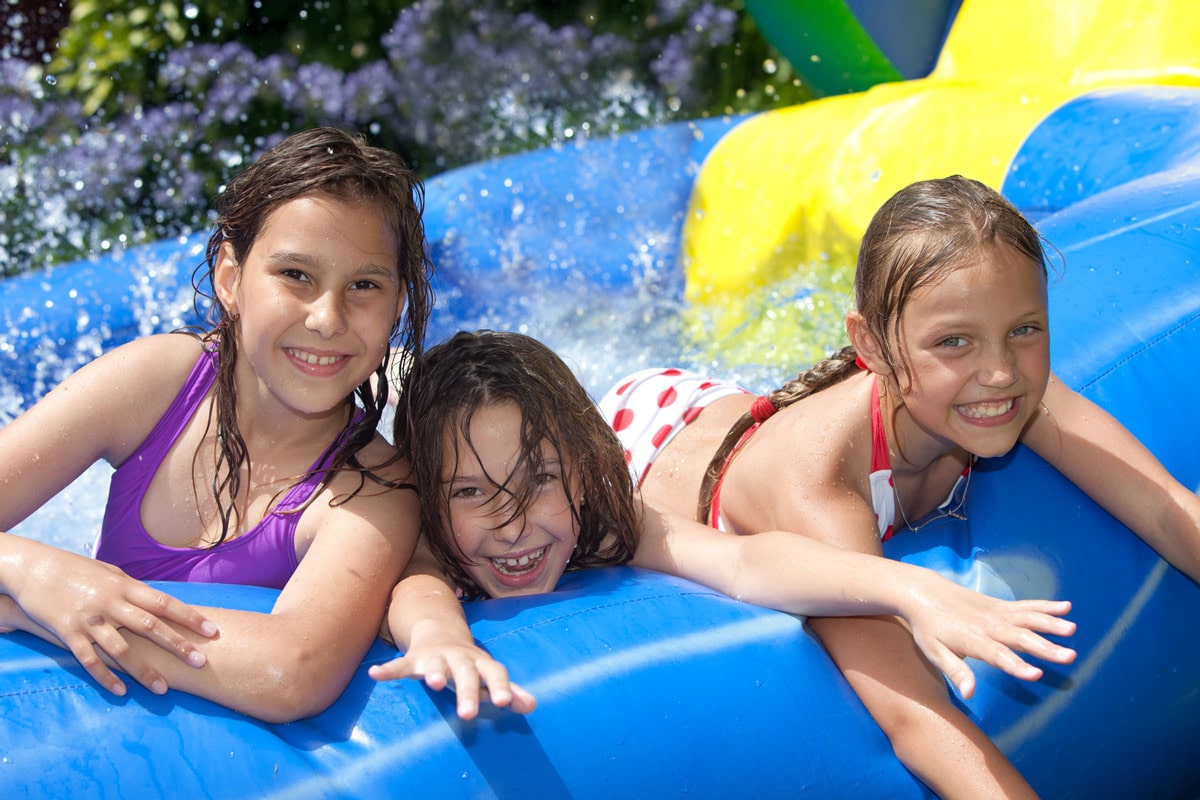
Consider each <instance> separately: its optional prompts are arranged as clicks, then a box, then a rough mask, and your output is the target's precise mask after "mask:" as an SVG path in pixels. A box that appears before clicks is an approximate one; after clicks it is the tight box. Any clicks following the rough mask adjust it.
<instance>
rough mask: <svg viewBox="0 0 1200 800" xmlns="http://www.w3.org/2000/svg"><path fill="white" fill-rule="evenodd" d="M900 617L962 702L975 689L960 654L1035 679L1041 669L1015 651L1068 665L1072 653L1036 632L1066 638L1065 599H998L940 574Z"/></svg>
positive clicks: (1071, 627) (972, 675)
mask: <svg viewBox="0 0 1200 800" xmlns="http://www.w3.org/2000/svg"><path fill="white" fill-rule="evenodd" d="M931 577H934V578H936V581H934V583H933V584H932V585H931V586H930V587H928V588H927V591H925V592H923V593H919V594H921V600H920V601H919V602H918V603H916V604H915V607H914V610H913V612H912V613H910V614H906V615H905V621H906V622H907V623H908V625H909V628H910V629H911V630H912V634H913V639H914V640H915V641H916V643H917V646H918V647H920V648H921V652H922V653H924V654H925V657H926V658H928V659H929V661H930V663H932V664H933V665H934V666H935V667H937V668H938V669H940V670H941V671H942V672H943V673H944V674H945V675H946V677H947V678H948V679H949V680H950V682H951V683H952V684H954V686H955V687H956V688H957V689H958V693H959V695H960V696H961V697H962V698H963V699H964V700H965V699H967V698H970V697H971V695H973V694H974V693H975V673H974V672H972V671H971V668H970V667H969V666H967V664H966V662H965V661H964V660H963V659H964V658H977V659H979V660H980V661H985V662H987V663H988V664H991V665H992V666H993V667H996V668H997V669H1001V670H1004V671H1005V672H1007V673H1008V674H1009V675H1012V676H1013V677H1014V678H1020V679H1021V680H1027V681H1036V680H1038V679H1040V678H1041V677H1042V670H1041V669H1039V668H1038V667H1035V666H1034V665H1032V664H1030V663H1028V662H1027V661H1025V660H1024V659H1023V658H1021V657H1020V656H1019V655H1017V653H1016V652H1015V651H1016V650H1020V651H1022V652H1025V653H1028V654H1030V655H1032V656H1035V657H1037V658H1040V659H1042V660H1044V661H1050V662H1052V663H1055V664H1070V663H1071V662H1072V661H1074V660H1075V651H1074V650H1072V649H1071V648H1069V647H1063V646H1062V645H1058V644H1055V643H1054V642H1051V641H1049V640H1048V639H1045V638H1044V637H1042V636H1041V635H1039V634H1040V633H1047V634H1051V635H1053V636H1070V635H1071V634H1073V633H1075V623H1074V622H1071V621H1070V620H1067V619H1063V618H1062V617H1063V615H1064V614H1066V613H1068V612H1069V611H1070V610H1071V604H1070V603H1069V602H1068V601H1066V600H1000V599H997V598H994V597H989V596H987V595H985V594H981V593H979V592H976V591H973V590H971V589H967V588H965V587H963V586H959V585H958V584H956V583H954V582H952V581H949V580H947V579H945V578H942V577H941V576H931Z"/></svg>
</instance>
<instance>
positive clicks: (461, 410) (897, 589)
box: [371, 332, 1074, 716]
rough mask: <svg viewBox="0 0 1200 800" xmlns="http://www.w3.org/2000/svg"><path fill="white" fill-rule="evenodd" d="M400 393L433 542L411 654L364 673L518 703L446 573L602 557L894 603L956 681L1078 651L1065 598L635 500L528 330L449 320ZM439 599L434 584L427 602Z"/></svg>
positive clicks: (964, 686)
mask: <svg viewBox="0 0 1200 800" xmlns="http://www.w3.org/2000/svg"><path fill="white" fill-rule="evenodd" d="M403 394H404V397H405V398H406V400H407V401H408V403H409V404H410V409H409V415H408V416H407V417H397V430H396V436H397V441H405V442H408V443H409V446H410V447H411V449H412V454H413V455H412V458H413V476H414V481H415V483H416V484H417V485H418V487H419V492H420V494H421V496H422V497H423V498H426V502H424V503H423V504H422V514H423V530H424V531H425V532H426V536H425V539H424V540H423V541H427V542H428V544H429V547H430V548H431V551H432V552H426V551H425V550H424V548H423V547H422V548H421V549H419V550H418V555H417V556H415V557H414V560H413V563H412V565H411V566H410V569H409V572H408V573H407V577H406V578H405V579H404V580H402V581H401V583H400V584H399V585H398V587H397V589H396V591H395V592H394V594H393V600H392V605H391V611H390V614H389V624H390V627H391V632H392V634H393V636H394V637H395V639H396V641H397V642H398V643H400V644H401V645H402V646H404V645H407V647H404V649H405V650H406V652H405V656H404V657H403V658H400V659H396V660H394V661H392V662H391V663H389V664H386V665H378V666H375V667H372V669H371V675H372V676H373V677H375V678H377V679H390V678H404V677H421V678H424V679H425V681H426V683H427V684H429V685H430V686H431V687H432V688H434V689H440V688H443V687H444V686H445V685H446V684H447V683H448V682H449V681H450V680H451V679H453V681H454V683H455V685H456V690H457V694H458V702H459V710H460V714H461V713H462V711H463V707H464V706H463V704H464V702H466V703H468V704H469V705H470V706H471V711H470V712H469V713H468V714H467V716H470V715H472V714H473V711H474V708H475V706H476V704H477V701H478V697H479V689H480V683H481V676H482V682H483V683H485V684H486V685H487V686H488V689H489V691H490V692H491V694H492V695H493V699H494V698H495V695H496V691H497V690H498V689H499V690H500V692H501V696H502V698H503V699H504V700H506V701H507V700H508V698H510V697H515V698H517V700H516V701H514V702H513V703H512V705H513V706H514V708H517V709H518V710H524V709H526V708H531V707H532V705H533V699H532V698H530V697H529V696H528V695H527V694H526V693H524V690H522V689H521V688H520V687H517V686H515V685H513V684H510V683H509V681H508V678H507V675H506V674H505V673H504V671H503V669H502V668H500V667H499V666H498V665H497V664H496V663H495V662H494V661H492V660H491V659H490V657H489V656H488V655H487V654H486V653H485V652H483V651H482V650H481V649H480V648H478V647H476V646H475V645H474V642H473V640H472V638H471V634H470V631H469V629H467V627H466V624H465V621H464V617H463V614H462V611H461V608H460V606H459V604H458V601H457V599H456V590H457V594H459V595H463V596H468V597H479V596H487V597H507V596H513V595H523V594H533V593H542V592H549V591H553V590H554V588H555V586H556V585H557V584H558V581H559V578H560V577H561V576H562V575H563V573H564V572H565V571H567V570H577V569H587V568H591V567H600V566H606V565H617V564H631V565H634V566H640V567H645V568H648V569H653V570H657V571H660V572H669V573H672V574H675V575H679V576H682V577H685V578H688V579H690V580H694V581H696V582H698V583H702V584H705V585H707V586H709V587H711V588H714V589H716V590H718V591H721V592H724V593H725V594H728V595H731V596H734V597H737V598H739V599H741V600H744V601H746V602H750V603H756V604H758V605H763V606H769V607H773V608H778V609H781V610H784V611H788V612H792V613H797V614H820V615H842V614H898V615H899V616H900V617H902V618H904V619H905V620H906V621H907V622H908V624H910V625H911V626H912V629H913V632H914V636H915V637H916V640H917V641H918V642H919V643H920V645H921V648H922V651H923V652H924V653H925V654H926V655H927V656H928V657H929V658H930V660H931V661H933V663H935V664H936V665H937V666H938V667H939V668H940V669H941V670H943V671H944V672H945V673H947V675H948V676H949V677H950V679H951V680H952V681H954V683H955V685H956V686H958V687H959V689H960V691H962V692H963V694H964V695H965V696H969V695H970V694H971V693H972V690H973V685H974V676H973V675H972V672H971V669H970V668H969V667H968V666H967V665H966V663H965V662H964V661H963V657H967V656H970V657H975V658H980V659H982V660H985V661H987V662H989V663H991V664H993V665H995V666H997V667H999V668H1000V669H1003V670H1005V671H1007V672H1009V673H1010V674H1012V675H1014V676H1016V677H1019V678H1024V679H1027V680H1036V679H1037V678H1038V677H1040V675H1041V670H1039V669H1038V668H1036V667H1034V666H1032V665H1031V664H1028V663H1026V662H1025V661H1023V660H1022V659H1021V658H1020V657H1019V656H1017V655H1016V653H1015V652H1013V650H1014V649H1020V650H1024V651H1027V652H1029V653H1032V654H1034V655H1035V656H1038V657H1040V658H1047V659H1049V660H1051V661H1055V662H1058V663H1067V662H1069V661H1070V660H1071V659H1072V658H1073V657H1074V651H1072V650H1070V649H1068V648H1065V647H1061V646H1059V645H1056V644H1052V643H1051V642H1049V641H1047V640H1046V639H1044V638H1042V637H1041V636H1040V635H1038V633H1037V632H1038V631H1040V632H1046V633H1052V634H1057V635H1069V634H1070V633H1072V632H1073V630H1074V626H1073V625H1072V624H1071V623H1070V622H1068V621H1066V620H1064V619H1060V618H1059V617H1058V615H1061V614H1064V613H1066V611H1067V610H1068V608H1069V604H1067V603H1065V602H1050V601H1041V600H1023V601H1013V602H1010V601H1005V600H998V599H995V598H991V597H988V596H986V595H983V594H980V593H978V592H975V591H972V590H970V589H966V588H964V587H962V586H959V585H958V584H956V583H953V582H951V581H949V580H947V579H945V578H943V577H941V576H940V575H938V574H937V573H936V572H933V571H931V570H927V569H924V568H921V567H916V566H912V565H909V564H904V563H901V562H896V561H887V560H884V559H879V558H872V557H870V556H867V555H863V554H861V553H854V552H849V551H845V550H839V549H837V548H834V547H830V546H828V545H825V544H822V543H820V542H817V541H816V540H814V539H810V538H808V537H803V536H797V535H795V534H792V533H782V532H765V533H762V534H759V535H757V536H735V535H731V534H728V533H723V532H720V531H717V530H715V529H713V528H710V527H708V526H705V525H702V524H700V523H698V522H695V521H692V520H690V519H687V518H686V517H683V516H679V515H673V514H669V513H664V512H663V511H661V510H659V509H657V508H656V507H654V506H653V505H651V504H646V505H645V506H643V504H642V502H641V500H640V499H639V498H638V494H637V490H636V489H635V487H634V484H633V480H631V478H630V474H629V472H628V466H627V463H626V458H625V454H624V453H623V451H622V448H621V445H620V444H619V443H618V441H617V438H616V436H614V434H613V431H612V430H611V429H610V428H609V427H608V425H607V424H606V422H605V420H604V418H603V417H602V416H601V414H600V412H599V410H598V409H597V408H596V406H595V405H593V404H592V402H591V399H590V398H589V397H588V394H587V392H586V390H584V388H583V387H582V386H581V385H580V384H579V382H578V381H577V380H576V379H575V377H574V376H573V375H572V374H571V371H570V369H569V368H568V367H567V366H566V364H565V363H563V361H562V360H561V359H559V358H558V357H557V356H556V355H555V354H554V353H553V352H551V351H550V350H549V349H548V348H547V347H546V346H545V345H542V344H540V343H539V342H537V341H536V340H534V339H531V338H529V337H526V336H522V335H520V334H515V333H493V332H484V333H479V334H468V333H460V334H457V335H456V336H454V337H453V338H452V339H451V340H450V341H448V342H446V343H444V344H440V345H438V346H436V347H433V348H431V349H430V351H429V353H428V356H427V361H426V366H425V371H424V373H423V374H422V375H421V376H420V378H419V379H418V380H416V381H414V382H412V383H410V384H409V385H408V386H406V387H405V389H404V393H403ZM405 419H407V420H408V423H407V425H405V424H404V421H405ZM443 576H448V578H449V582H447V580H446V578H445V577H443ZM431 598H440V599H441V607H440V609H437V610H436V612H435V606H434V604H433V602H432V600H431ZM418 599H419V600H422V601H424V602H414V601H415V600H418ZM435 613H437V614H438V615H439V617H438V619H437V622H436V624H434V625H429V624H428V620H429V617H430V616H431V615H434V614H435ZM425 632H430V633H431V634H432V636H430V635H426V633H425ZM464 698H466V700H465V701H464Z"/></svg>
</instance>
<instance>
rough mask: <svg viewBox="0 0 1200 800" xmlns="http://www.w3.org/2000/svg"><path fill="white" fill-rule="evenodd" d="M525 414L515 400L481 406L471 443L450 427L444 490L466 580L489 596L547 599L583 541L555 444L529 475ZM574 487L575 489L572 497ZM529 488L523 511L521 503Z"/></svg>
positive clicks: (473, 423)
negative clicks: (542, 595) (524, 455)
mask: <svg viewBox="0 0 1200 800" xmlns="http://www.w3.org/2000/svg"><path fill="white" fill-rule="evenodd" d="M523 423H524V421H523V419H522V416H521V409H520V408H519V407H518V406H517V405H516V404H515V403H513V402H510V401H504V402H501V403H498V404H489V405H483V406H480V407H479V408H478V409H477V410H476V411H475V412H474V414H472V415H471V419H470V422H469V424H468V434H469V441H468V440H467V439H466V438H465V437H463V436H461V435H458V431H459V428H458V426H457V425H452V426H449V428H448V430H449V433H448V435H447V436H446V441H445V444H444V448H445V454H444V457H443V460H442V463H443V465H444V471H443V475H442V485H443V489H444V491H445V492H446V495H447V497H448V498H449V502H448V508H449V519H448V520H446V521H445V522H446V525H447V527H448V528H449V530H450V531H451V533H452V535H453V536H454V539H455V541H456V543H457V545H458V550H459V551H460V552H461V554H462V556H463V557H464V560H463V561H462V567H463V569H464V570H465V571H466V573H467V575H469V576H470V577H471V579H472V580H474V581H475V583H476V584H477V585H478V586H479V587H480V588H481V589H482V590H483V591H484V592H485V593H487V594H488V595H489V596H490V597H510V596H514V595H526V594H540V593H543V592H550V591H553V590H554V587H555V586H557V585H558V581H559V578H561V577H562V574H563V572H564V571H566V568H567V564H568V562H569V561H570V559H571V553H572V552H573V551H574V549H575V543H576V541H577V540H578V538H579V523H578V520H577V517H576V514H575V513H574V511H573V509H572V507H571V498H572V497H578V496H579V487H578V485H576V484H577V482H575V481H572V485H570V486H568V485H567V483H566V481H568V480H570V479H569V478H568V477H567V476H569V475H570V474H571V470H570V465H569V464H564V463H562V462H561V461H559V456H558V454H557V453H556V452H555V450H554V448H553V447H551V446H550V444H549V443H548V442H545V441H543V442H541V443H539V445H538V446H539V447H540V448H541V457H542V464H541V468H540V470H539V471H538V474H535V475H530V474H528V472H529V464H528V463H526V462H525V460H524V459H523V458H522V453H523V449H522V444H521V432H522V428H523ZM568 490H569V492H568ZM526 491H528V492H529V494H528V498H529V502H528V505H527V506H526V507H525V508H524V509H521V508H519V507H518V501H517V500H516V499H514V498H520V497H522V496H523V495H524V494H525V492H526Z"/></svg>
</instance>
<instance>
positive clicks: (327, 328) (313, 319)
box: [305, 292, 346, 339]
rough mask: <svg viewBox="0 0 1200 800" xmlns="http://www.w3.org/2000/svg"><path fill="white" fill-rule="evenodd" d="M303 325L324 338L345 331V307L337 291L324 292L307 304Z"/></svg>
mask: <svg viewBox="0 0 1200 800" xmlns="http://www.w3.org/2000/svg"><path fill="white" fill-rule="evenodd" d="M305 326H306V327H307V328H308V329H309V330H310V331H312V332H313V333H316V334H319V335H320V336H321V337H322V338H324V339H330V338H333V337H334V336H337V335H338V334H341V333H344V332H345V331H346V308H345V305H344V303H343V302H342V297H341V295H340V294H338V293H337V292H325V293H323V294H321V295H320V296H319V297H317V298H316V299H315V300H313V302H312V303H310V304H309V306H308V319H307V320H305Z"/></svg>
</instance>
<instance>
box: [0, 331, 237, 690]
mask: <svg viewBox="0 0 1200 800" xmlns="http://www.w3.org/2000/svg"><path fill="white" fill-rule="evenodd" d="M199 353H200V346H199V344H198V343H196V341H195V340H193V339H191V338H189V337H184V336H168V335H163V336H154V337H149V338H147V339H143V340H139V341H137V342H133V343H131V344H128V345H125V346H124V347H120V348H117V349H116V350H114V351H113V352H111V353H108V354H106V355H104V356H101V357H100V358H98V359H96V360H95V361H93V362H92V363H90V364H88V365H87V366H85V367H83V368H81V369H80V370H79V371H77V372H76V373H75V374H73V375H71V376H70V377H68V378H67V379H66V380H65V381H63V382H62V383H61V384H59V385H58V386H57V387H55V388H54V389H53V390H52V391H50V392H49V393H48V394H47V395H46V397H45V398H43V399H42V400H41V401H40V402H39V403H37V404H36V405H35V406H34V407H33V408H31V409H29V410H28V411H26V412H25V413H24V414H22V415H21V416H20V417H19V418H18V419H16V420H14V421H13V422H11V423H9V424H8V425H7V426H5V427H4V428H3V429H2V430H0V530H7V529H8V528H11V527H12V526H14V525H16V524H17V523H19V522H20V521H21V520H23V519H24V518H25V517H26V516H28V515H29V514H30V513H32V512H33V511H34V510H36V509H37V508H39V507H40V506H41V505H42V504H43V503H45V502H46V501H47V500H49V499H50V498H51V497H53V496H54V495H55V494H57V493H58V492H60V491H62V490H63V489H64V488H66V486H67V485H68V484H70V483H71V482H72V481H73V480H75V479H76V478H78V477H79V476H80V475H81V474H82V473H83V472H84V470H86V469H87V468H88V467H90V466H91V465H92V464H93V463H95V462H96V461H99V460H102V459H103V460H107V461H109V462H110V463H113V464H119V463H121V461H123V460H124V459H125V458H126V457H127V456H128V455H129V454H130V453H131V452H133V450H134V449H135V448H136V447H137V446H138V445H139V444H140V443H141V442H142V440H143V439H144V438H145V437H146V435H147V434H148V433H149V432H150V430H151V428H153V426H154V424H155V423H156V422H157V421H158V419H159V417H161V416H162V414H163V413H164V412H165V410H166V408H167V406H168V405H169V404H170V402H171V399H172V398H173V397H174V396H175V394H176V393H177V392H178V390H179V388H180V386H182V384H183V381H184V378H185V377H186V375H187V372H188V371H189V370H190V368H191V365H192V364H193V363H195V359H196V358H197V357H198V356H199ZM130 409H136V410H137V412H138V413H130ZM97 420H104V424H103V425H98V424H97ZM0 592H2V593H4V594H7V595H9V596H10V597H12V598H13V600H14V601H15V602H16V603H17V604H18V605H19V606H20V608H21V609H23V610H24V611H25V612H26V615H25V616H23V617H22V618H23V619H27V620H28V624H29V626H30V627H32V628H35V629H36V630H34V631H32V632H41V633H44V634H46V636H47V637H48V638H49V639H50V640H51V641H55V642H57V643H60V644H62V645H63V646H65V647H67V648H68V649H69V650H70V651H71V652H72V654H73V655H74V656H75V657H76V658H77V659H78V660H79V661H80V663H81V664H82V665H83V666H84V668H85V669H86V670H87V671H88V673H89V674H91V675H92V676H93V677H94V678H95V679H96V680H97V681H99V682H100V683H102V684H103V685H104V686H106V687H107V688H108V689H109V690H110V691H113V692H116V693H118V694H122V693H124V691H125V687H124V684H123V683H122V681H121V680H120V679H119V678H118V677H117V676H116V675H115V674H113V672H112V671H111V670H110V669H109V667H108V666H107V665H106V664H105V662H104V660H102V658H101V655H105V656H108V657H109V658H110V659H111V662H112V663H114V664H118V665H120V666H121V668H122V669H124V670H125V671H127V672H128V673H129V674H130V675H132V676H133V677H135V678H136V679H137V680H138V681H139V682H140V683H142V684H144V685H145V686H147V687H148V688H150V689H152V690H153V691H165V687H164V685H163V676H162V675H161V673H160V672H159V671H158V670H156V669H155V668H154V667H153V666H151V665H150V664H148V663H147V662H146V661H145V660H144V659H142V658H141V656H140V655H139V653H138V652H136V651H133V650H130V649H129V647H128V646H127V643H126V640H125V638H124V637H123V636H122V635H121V634H119V633H118V629H120V628H124V629H127V630H129V631H131V632H133V633H136V634H139V635H140V636H144V637H146V640H147V641H149V642H153V643H154V644H155V645H156V646H157V647H161V648H163V649H164V650H165V651H169V652H171V653H173V654H174V655H175V656H176V657H177V658H178V659H179V660H180V662H181V663H187V664H190V665H192V666H199V665H202V664H203V663H204V656H203V654H202V653H201V652H200V651H198V650H197V649H196V646H195V645H194V644H193V643H192V642H191V641H189V639H188V638H186V637H184V636H183V635H181V633H179V632H178V631H177V630H175V628H173V627H171V624H174V625H178V626H182V628H183V629H184V630H187V631H189V632H190V633H193V634H199V635H200V636H210V635H212V634H213V633H215V629H214V627H213V625H212V623H211V621H208V620H206V618H205V616H204V615H203V614H202V613H200V612H199V611H197V610H196V609H194V608H192V607H190V606H187V605H185V604H183V603H180V602H179V601H177V600H175V599H173V598H170V597H168V596H167V595H165V594H163V593H162V592H158V591H156V590H153V589H151V588H150V587H148V586H146V585H145V584H144V583H142V582H141V581H137V580H134V579H132V578H130V577H128V576H126V575H125V574H124V573H123V572H122V571H121V570H119V569H117V568H115V567H112V566H111V565H108V564H101V563H99V562H96V561H94V560H92V559H90V558H86V557H84V556H81V555H78V554H74V553H68V552H65V551H63V550H59V549H57V548H54V547H51V546H49V545H45V544H42V543H39V542H34V541H31V540H28V539H24V538H22V537H19V536H13V535H10V534H0ZM97 648H99V652H97Z"/></svg>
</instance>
